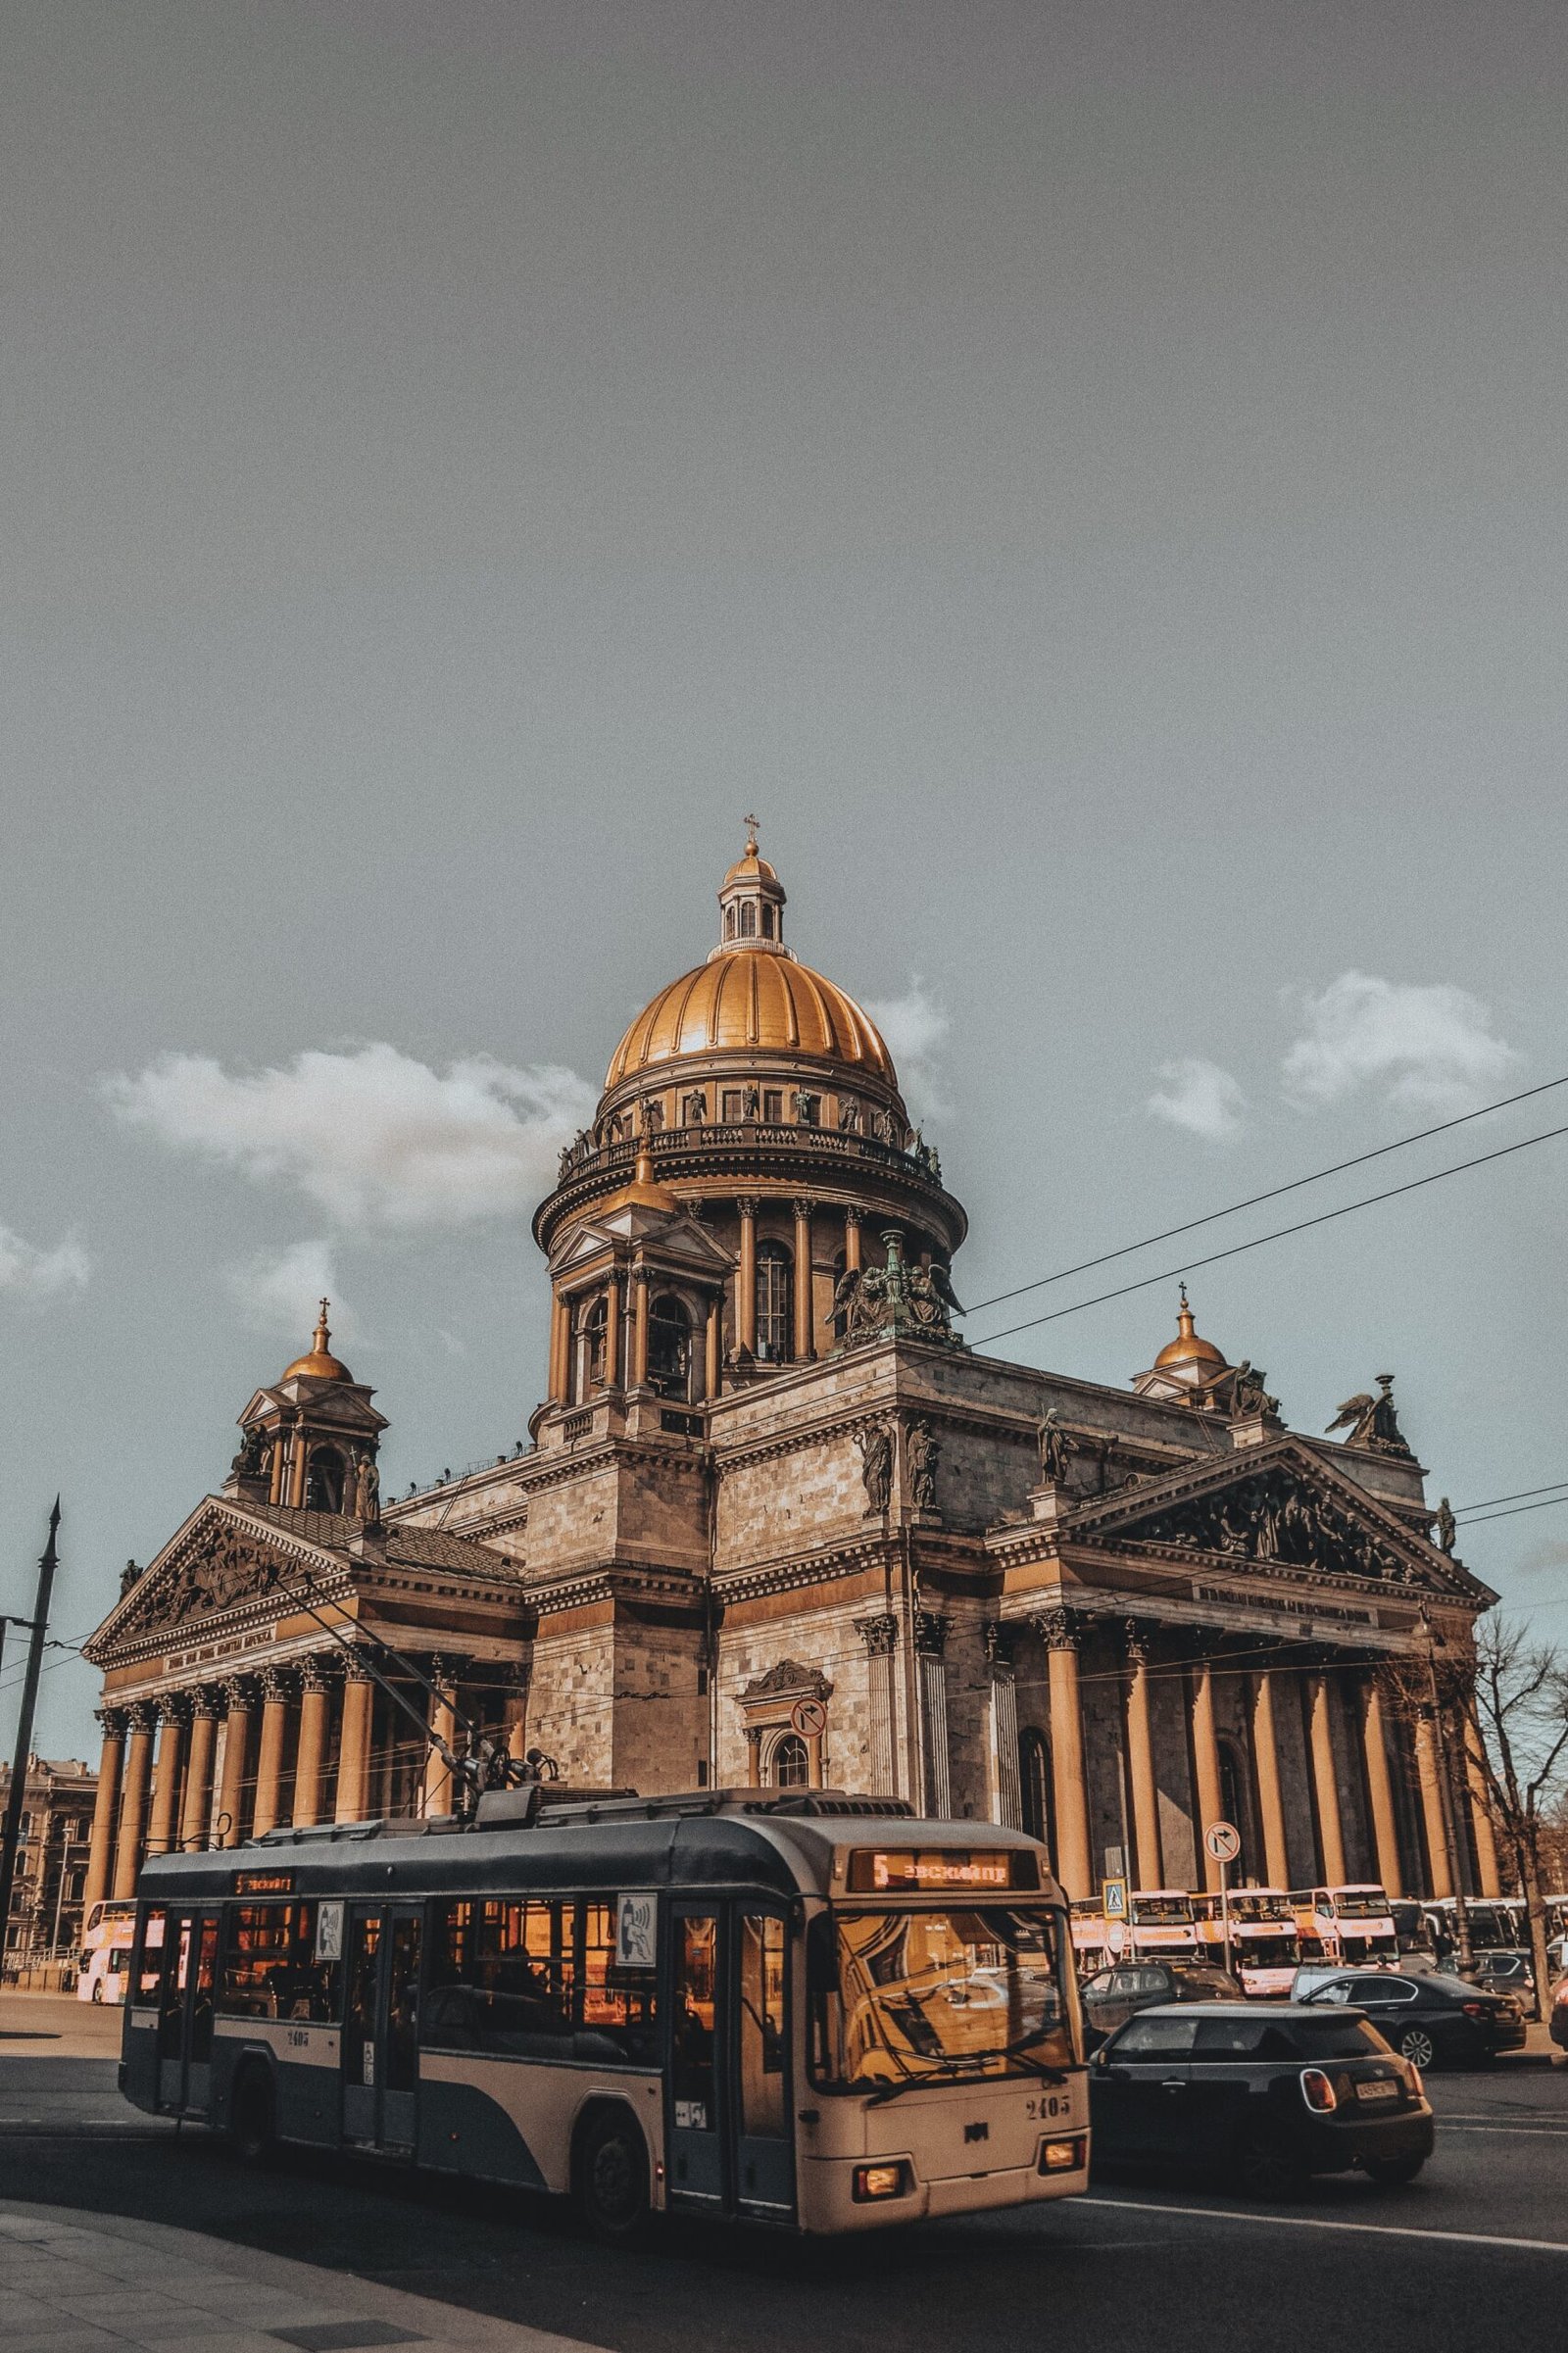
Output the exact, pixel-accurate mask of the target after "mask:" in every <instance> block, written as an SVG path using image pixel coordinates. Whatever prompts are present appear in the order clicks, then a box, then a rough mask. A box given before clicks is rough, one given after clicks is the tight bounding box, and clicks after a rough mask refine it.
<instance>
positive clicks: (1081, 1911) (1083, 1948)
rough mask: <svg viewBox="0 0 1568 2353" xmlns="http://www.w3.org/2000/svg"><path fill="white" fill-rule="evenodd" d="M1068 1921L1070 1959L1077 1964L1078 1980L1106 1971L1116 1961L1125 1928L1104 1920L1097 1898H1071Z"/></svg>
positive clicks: (1119, 1954)
mask: <svg viewBox="0 0 1568 2353" xmlns="http://www.w3.org/2000/svg"><path fill="white" fill-rule="evenodd" d="M1071 1920H1072V1951H1073V1959H1074V1960H1075V1961H1076V1963H1077V1964H1078V1975H1079V1977H1080V1978H1090V1977H1093V1976H1094V1975H1095V1974H1096V1972H1097V1971H1098V1970H1101V1969H1109V1968H1111V1967H1112V1966H1113V1964H1114V1963H1115V1962H1116V1961H1118V1960H1119V1959H1120V1957H1121V1949H1122V1945H1123V1943H1124V1941H1125V1939H1126V1924H1125V1922H1123V1921H1120V1920H1107V1919H1106V1918H1105V1915H1104V1911H1103V1908H1102V1903H1101V1898H1100V1897H1099V1896H1098V1895H1075V1896H1074V1897H1073V1899H1072V1910H1071Z"/></svg>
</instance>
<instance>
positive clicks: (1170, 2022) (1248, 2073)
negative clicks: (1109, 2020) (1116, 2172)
mask: <svg viewBox="0 0 1568 2353" xmlns="http://www.w3.org/2000/svg"><path fill="white" fill-rule="evenodd" d="M1089 2085H1090V2122H1091V2124H1092V2126H1093V2136H1092V2142H1091V2147H1092V2152H1093V2160H1094V2163H1095V2165H1096V2167H1097V2168H1100V2169H1112V2168H1117V2167H1128V2166H1185V2167H1189V2168H1193V2167H1201V2168H1204V2169H1213V2170H1219V2171H1223V2172H1224V2173H1226V2174H1228V2175H1229V2176H1230V2178H1231V2180H1232V2181H1234V2182H1235V2184H1236V2186H1237V2187H1238V2188H1239V2189H1241V2190H1243V2191H1244V2192H1246V2193H1247V2194H1248V2195H1250V2196H1253V2197H1288V2196H1289V2195H1290V2194H1291V2192H1292V2191H1293V2190H1295V2189H1296V2188H1298V2187H1299V2184H1300V2183H1301V2182H1302V2181H1305V2180H1306V2178H1307V2176H1308V2175H1310V2174H1343V2173H1349V2172H1351V2171H1352V2170H1353V2169H1355V2168H1357V2167H1359V2169H1360V2170H1361V2171H1362V2172H1363V2173H1365V2174H1367V2175H1369V2176H1370V2178H1371V2179H1372V2180H1373V2181H1379V2182H1384V2183H1394V2182H1401V2181H1414V2180H1415V2177H1416V2175H1417V2174H1418V2173H1419V2172H1420V2171H1421V2168H1422V2166H1423V2165H1424V2164H1425V2163H1426V2161H1427V2159H1428V2158H1429V2157H1430V2156H1431V2154H1432V2139H1433V2125H1432V2110H1431V2108H1430V2107H1429V2106H1428V2104H1427V2097H1426V2091H1425V2088H1424V2086H1423V2084H1422V2082H1421V2073H1420V2070H1419V2068H1417V2067H1413V2066H1411V2065H1410V2063H1409V2061H1408V2060H1405V2059H1401V2058H1399V2057H1398V2056H1397V2054H1396V2053H1395V2052H1394V2051H1391V2050H1390V2048H1389V2046H1388V2044H1387V2043H1386V2042H1385V2041H1384V2039H1383V2037H1382V2035H1381V2034H1379V2033H1378V2031H1377V2029H1376V2028H1375V2027H1374V2026H1372V2025H1371V2024H1370V2022H1369V2021H1368V2020H1367V2019H1366V2018H1365V2017H1363V2016H1362V2015H1361V2013H1360V2012H1359V2011H1356V2010H1344V2009H1340V2008H1338V2007H1336V2006H1335V2005H1332V2004H1331V2005H1329V2006H1328V2007H1327V2008H1318V2007H1310V2006H1307V2005H1304V2004H1297V2003H1292V2004H1290V2005H1289V2006H1288V2007H1279V2008H1270V2009H1267V2010H1264V2009H1260V2008H1258V2007H1257V2006H1256V2005H1254V2004H1250V2003H1249V2004H1248V2005H1246V2006H1245V2007H1244V2006H1243V2005H1242V2004H1241V2003H1239V2002H1225V2003H1218V2002H1216V2003H1213V2004H1207V2005H1204V2006H1202V2007H1198V2006H1193V2007H1185V2006H1184V2007H1182V2008H1176V2007H1174V2006H1168V2005H1167V2006H1165V2007H1163V2008H1160V2009H1154V2010H1145V2011H1142V2012H1141V2013H1140V2014H1139V2016H1138V2017H1136V2018H1134V2019H1131V2020H1129V2022H1128V2024H1127V2025H1126V2026H1124V2027H1123V2028H1122V2029H1121V2031H1120V2032H1119V2033H1118V2034H1113V2035H1112V2036H1111V2037H1110V2039H1109V2041H1108V2042H1105V2043H1104V2044H1103V2045H1102V2047H1101V2048H1100V2050H1098V2051H1097V2052H1096V2053H1095V2058H1094V2063H1093V2065H1092V2066H1091V2068H1090V2071H1089Z"/></svg>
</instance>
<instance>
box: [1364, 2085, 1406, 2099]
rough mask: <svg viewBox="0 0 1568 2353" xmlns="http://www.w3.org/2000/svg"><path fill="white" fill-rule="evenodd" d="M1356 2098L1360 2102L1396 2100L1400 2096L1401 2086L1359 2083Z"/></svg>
mask: <svg viewBox="0 0 1568 2353" xmlns="http://www.w3.org/2000/svg"><path fill="white" fill-rule="evenodd" d="M1355 2096H1356V2098H1357V2099H1358V2100H1397V2098H1398V2096H1399V2086H1398V2084H1397V2083H1357V2085H1356V2087H1355Z"/></svg>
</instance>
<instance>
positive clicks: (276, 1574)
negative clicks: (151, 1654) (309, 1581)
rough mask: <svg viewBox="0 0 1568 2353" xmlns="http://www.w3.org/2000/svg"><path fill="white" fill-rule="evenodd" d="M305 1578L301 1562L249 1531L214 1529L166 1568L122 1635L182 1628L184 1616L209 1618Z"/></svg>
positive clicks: (121, 1630)
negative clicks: (234, 1605)
mask: <svg viewBox="0 0 1568 2353" xmlns="http://www.w3.org/2000/svg"><path fill="white" fill-rule="evenodd" d="M304 1574H305V1572H304V1569H303V1567H302V1564H301V1563H300V1562H299V1561H297V1560H294V1559H292V1558H290V1556H289V1555H288V1554H287V1553H284V1552H280V1551H278V1550H277V1549H276V1548H275V1547H274V1546H272V1545H270V1544H259V1543H258V1542H257V1540H256V1539H255V1538H254V1537H252V1536H248V1535H246V1534H245V1533H244V1531H243V1530H241V1529H238V1528H230V1527H218V1528H213V1529H210V1530H209V1531H208V1532H207V1534H206V1535H205V1536H202V1537H199V1538H197V1539H196V1540H195V1541H194V1542H193V1543H192V1544H190V1545H189V1546H188V1547H187V1549H186V1550H185V1551H184V1552H183V1553H182V1554H181V1555H180V1557H179V1559H178V1560H176V1561H174V1562H172V1564H171V1565H170V1567H169V1568H167V1569H166V1570H164V1572H163V1573H162V1574H161V1575H160V1576H159V1577H158V1578H157V1579H156V1580H155V1582H154V1584H153V1586H152V1588H151V1590H150V1591H149V1592H147V1593H145V1594H144V1595H143V1597H142V1599H141V1600H140V1602H139V1603H138V1605H137V1606H136V1607H135V1608H134V1609H133V1610H131V1612H130V1613H129V1615H128V1616H127V1617H126V1618H125V1619H123V1621H122V1623H121V1625H120V1626H119V1627H118V1628H117V1629H116V1632H117V1634H119V1635H121V1636H125V1635H135V1634H146V1633H150V1632H151V1631H152V1630H153V1629H154V1628H156V1627H161V1626H176V1625H178V1624H179V1623H180V1621H181V1620H182V1619H184V1618H194V1617H205V1616H207V1615H209V1614H210V1613H211V1612H213V1611H215V1610H221V1609H228V1608H230V1607H231V1606H232V1605H233V1604H234V1603H235V1602H236V1601H242V1600H243V1601H249V1600H256V1599H260V1598H262V1597H264V1596H265V1595H267V1594H269V1593H276V1592H277V1591H278V1590H279V1589H280V1588H287V1587H289V1586H293V1585H297V1584H298V1583H299V1581H300V1579H301V1577H302V1576H303V1575H304Z"/></svg>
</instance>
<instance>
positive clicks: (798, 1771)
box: [771, 1732, 811, 1789]
mask: <svg viewBox="0 0 1568 2353" xmlns="http://www.w3.org/2000/svg"><path fill="white" fill-rule="evenodd" d="M771 1772H772V1778H773V1787H774V1789H808V1788H809V1786H810V1780H811V1763H810V1758H809V1756H808V1754H807V1749H806V1742H805V1741H804V1740H802V1739H801V1736H800V1734H799V1733H798V1732H787V1733H786V1734H785V1735H784V1738H783V1739H782V1740H780V1741H779V1743H778V1745H777V1747H776V1748H775V1749H774V1751H773V1759H772V1765H771Z"/></svg>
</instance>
